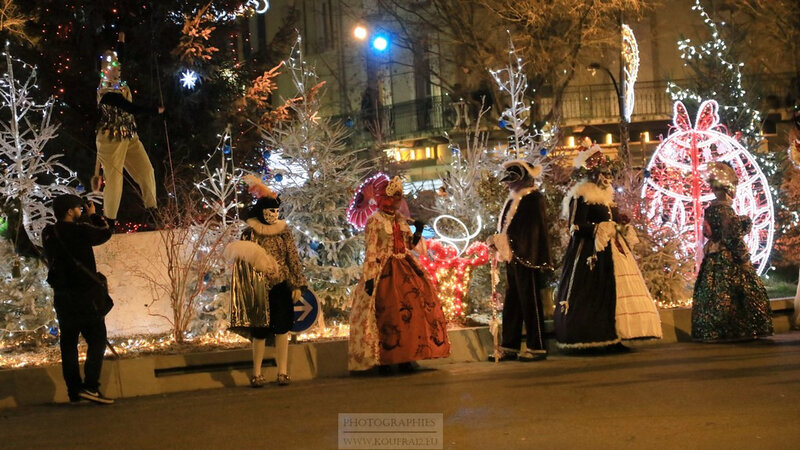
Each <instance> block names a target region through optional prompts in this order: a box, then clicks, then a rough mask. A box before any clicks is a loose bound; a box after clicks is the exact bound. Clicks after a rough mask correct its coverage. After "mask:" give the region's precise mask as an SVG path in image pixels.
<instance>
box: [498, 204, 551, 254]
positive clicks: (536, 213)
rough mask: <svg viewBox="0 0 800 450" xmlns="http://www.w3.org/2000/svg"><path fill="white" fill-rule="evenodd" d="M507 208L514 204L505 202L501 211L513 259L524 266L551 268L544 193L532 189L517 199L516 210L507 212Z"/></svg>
mask: <svg viewBox="0 0 800 450" xmlns="http://www.w3.org/2000/svg"><path fill="white" fill-rule="evenodd" d="M509 207H511V208H513V203H507V204H506V206H505V209H504V210H503V211H502V212H501V214H503V217H502V219H501V220H502V222H501V224H502V226H503V228H505V232H506V234H507V236H508V244H509V246H510V247H511V253H513V255H514V260H515V262H517V263H520V264H522V265H524V266H530V265H534V266H550V267H552V263H551V260H550V242H549V236H548V234H547V233H548V230H547V216H546V213H547V205H546V203H545V199H544V196H543V195H542V194H541V193H540V192H539V191H537V190H532V191H531V192H529V193H528V194H527V195H525V196H523V197H522V198H520V199H519V204H518V206H517V208H516V211H509V210H508V208H509ZM509 221H510V223H509Z"/></svg>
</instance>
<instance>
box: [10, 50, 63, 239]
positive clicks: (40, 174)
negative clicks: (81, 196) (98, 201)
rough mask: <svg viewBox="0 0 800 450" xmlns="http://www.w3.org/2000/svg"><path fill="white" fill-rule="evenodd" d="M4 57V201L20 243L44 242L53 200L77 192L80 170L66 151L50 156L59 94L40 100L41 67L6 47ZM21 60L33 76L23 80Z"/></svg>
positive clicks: (12, 234) (51, 219)
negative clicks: (16, 69) (37, 94)
mask: <svg viewBox="0 0 800 450" xmlns="http://www.w3.org/2000/svg"><path fill="white" fill-rule="evenodd" d="M3 56H4V57H5V60H6V71H5V73H4V74H3V75H2V78H0V99H2V105H0V111H3V112H2V113H1V114H2V115H3V117H4V118H5V119H4V120H3V121H0V201H2V204H3V212H4V214H5V216H6V217H7V218H8V220H9V222H10V225H11V227H12V228H13V229H12V230H10V232H9V235H10V236H11V239H12V240H13V241H14V242H19V240H20V239H22V238H24V237H23V236H22V235H21V234H22V232H23V230H24V232H25V233H26V234H27V238H29V239H30V241H31V242H33V243H34V244H36V245H37V246H41V231H42V229H44V227H45V225H47V224H48V223H50V222H53V221H54V218H53V214H52V210H51V208H50V201H51V199H52V198H53V197H55V196H57V195H59V194H64V193H76V190H75V188H73V187H71V186H70V184H75V183H76V182H77V180H76V178H75V173H74V172H73V171H71V170H70V169H69V168H68V167H67V166H66V165H64V164H63V163H62V162H61V161H60V158H61V156H62V155H60V154H53V155H49V156H48V155H47V154H45V152H44V147H45V145H47V143H48V142H49V141H50V140H51V139H53V138H54V137H55V136H56V132H57V130H58V125H57V124H56V123H54V122H53V121H52V115H53V114H52V112H53V98H52V97H51V98H49V99H47V100H46V101H45V102H44V103H38V102H36V100H34V98H33V95H34V92H35V91H36V89H37V87H38V86H37V85H36V79H37V78H36V68H35V67H33V66H31V65H29V64H26V63H25V62H23V61H21V60H18V59H15V58H13V57H12V56H11V53H10V51H9V48H8V46H6V49H5V52H4V53H3ZM15 64H16V65H17V66H18V67H20V68H21V69H22V70H23V71H28V75H27V77H23V78H20V79H18V78H17V77H16V76H15V74H14V66H15Z"/></svg>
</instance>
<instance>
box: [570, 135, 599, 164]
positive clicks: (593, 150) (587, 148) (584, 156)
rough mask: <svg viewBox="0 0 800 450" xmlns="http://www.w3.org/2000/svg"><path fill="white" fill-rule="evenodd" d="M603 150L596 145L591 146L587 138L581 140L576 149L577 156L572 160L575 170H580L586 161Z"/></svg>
mask: <svg viewBox="0 0 800 450" xmlns="http://www.w3.org/2000/svg"><path fill="white" fill-rule="evenodd" d="M602 151H603V150H602V149H601V148H600V146H599V145H597V144H592V140H591V139H589V138H588V137H585V138H583V141H582V142H581V145H580V147H578V155H577V156H576V157H575V159H573V160H572V164H573V165H574V166H575V168H576V169H580V168H581V167H583V166H584V165H585V164H586V160H588V159H589V158H591V157H592V156H594V155H596V154H597V153H601V152H602Z"/></svg>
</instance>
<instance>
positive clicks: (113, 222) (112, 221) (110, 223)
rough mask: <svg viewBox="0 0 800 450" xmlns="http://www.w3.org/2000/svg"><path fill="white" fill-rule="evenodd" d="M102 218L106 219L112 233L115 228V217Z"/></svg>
mask: <svg viewBox="0 0 800 450" xmlns="http://www.w3.org/2000/svg"><path fill="white" fill-rule="evenodd" d="M104 219H106V223H107V224H108V228H111V232H112V233H114V232H115V231H116V230H117V219H109V218H108V217H104Z"/></svg>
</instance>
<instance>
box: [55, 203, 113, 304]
mask: <svg viewBox="0 0 800 450" xmlns="http://www.w3.org/2000/svg"><path fill="white" fill-rule="evenodd" d="M110 238H111V228H109V227H108V224H107V223H106V221H105V220H104V219H103V217H102V216H100V215H98V214H95V215H93V216H91V217H90V220H89V221H81V222H57V223H56V224H54V225H48V226H46V227H45V228H44V231H42V241H43V243H44V253H45V256H46V257H47V268H48V273H47V282H48V283H49V284H50V286H51V287H52V288H53V290H54V291H56V292H57V291H62V290H75V291H78V290H84V289H90V288H93V287H94V286H95V285H96V284H97V281H96V278H93V277H92V276H91V275H90V274H88V273H87V271H86V270H83V269H81V267H80V265H79V264H77V263H76V261H77V262H78V263H80V264H81V265H83V266H84V267H85V268H86V269H87V270H88V271H90V272H91V273H95V272H97V264H96V263H95V260H94V251H93V250H92V247H93V246H95V245H100V244H102V243H104V242H106V241H108V240H109V239H110ZM56 309H58V308H56Z"/></svg>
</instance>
